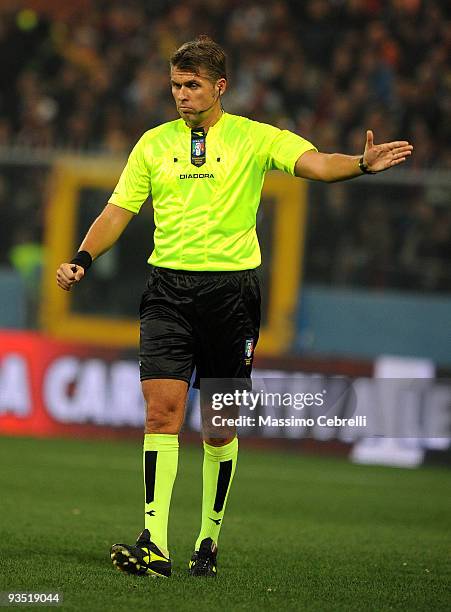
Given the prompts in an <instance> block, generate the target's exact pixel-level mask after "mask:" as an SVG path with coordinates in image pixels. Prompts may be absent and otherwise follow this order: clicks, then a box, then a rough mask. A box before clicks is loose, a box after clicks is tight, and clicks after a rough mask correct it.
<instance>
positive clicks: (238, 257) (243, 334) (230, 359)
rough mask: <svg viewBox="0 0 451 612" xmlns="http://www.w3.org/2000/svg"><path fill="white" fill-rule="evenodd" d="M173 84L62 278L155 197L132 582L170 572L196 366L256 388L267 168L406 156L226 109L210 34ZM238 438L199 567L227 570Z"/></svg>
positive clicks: (211, 484)
mask: <svg viewBox="0 0 451 612" xmlns="http://www.w3.org/2000/svg"><path fill="white" fill-rule="evenodd" d="M170 66H171V87H172V95H173V97H174V100H175V103H176V106H177V110H178V113H179V115H180V119H178V120H176V121H171V122H168V123H165V124H163V125H160V126H158V127H156V128H154V129H151V130H149V131H148V132H146V133H145V134H144V135H143V136H142V138H141V139H140V140H139V141H138V143H137V144H136V145H135V147H134V148H133V150H132V152H131V154H130V157H129V159H128V162H127V165H126V166H125V168H124V171H123V172H122V175H121V177H120V179H119V182H118V184H117V186H116V188H115V190H114V192H113V194H112V196H111V198H110V200H109V202H108V204H107V206H106V207H105V209H104V210H103V212H102V213H101V214H100V216H99V217H98V218H97V219H96V220H95V221H94V223H93V224H92V226H91V228H90V229H89V231H88V233H87V235H86V237H85V239H84V240H83V242H82V244H81V246H80V251H79V252H78V253H77V255H76V257H75V258H74V259H73V260H72V262H70V263H63V264H61V266H60V267H59V269H58V271H57V282H58V285H59V286H60V287H61V288H62V289H65V290H70V289H71V288H72V286H73V285H74V284H75V283H78V282H80V281H81V279H82V278H83V276H84V274H85V272H86V270H87V269H88V268H89V266H90V265H91V263H92V261H93V260H95V259H96V258H97V257H99V256H100V255H102V253H104V252H105V251H107V250H108V249H109V248H110V247H111V246H112V245H113V244H114V243H115V242H116V240H117V239H118V238H119V236H120V235H121V234H122V232H123V231H124V229H125V228H126V226H127V225H128V223H129V222H130V221H131V219H132V218H133V217H134V216H135V215H136V214H137V213H138V212H139V210H140V207H141V206H142V204H143V202H145V201H146V199H147V198H148V196H149V195H150V194H151V195H152V201H153V207H154V215H155V235H154V244H155V248H154V250H153V252H152V254H151V255H150V258H149V264H150V265H151V272H150V278H149V281H148V284H147V289H146V291H145V292H144V294H143V297H142V300H141V306H140V317H141V339H140V376H141V382H142V390H143V394H144V398H145V401H146V406H147V411H146V423H145V435H144V456H143V462H144V489H145V529H144V531H143V532H142V533H141V535H140V536H139V537H138V540H137V542H136V544H134V545H128V544H115V545H113V547H112V549H111V558H112V560H113V564H114V565H115V566H116V567H118V568H119V569H121V570H122V571H125V572H128V573H131V574H152V575H159V576H170V574H171V561H170V558H169V552H168V545H167V523H168V514H169V506H170V500H171V494H172V487H173V484H174V480H175V477H176V472H177V462H178V433H179V431H180V428H181V426H182V423H183V419H184V412H185V403H186V397H187V392H188V387H189V384H190V380H191V376H192V374H193V370H194V368H196V381H195V383H194V384H195V385H197V384H198V381H199V379H200V378H218V379H221V378H222V379H229V378H230V379H249V378H250V376H251V370H252V360H253V355H254V349H255V346H256V345H257V342H258V335H259V326H260V289H259V283H258V279H257V276H256V273H255V268H257V267H258V266H259V265H260V249H259V245H258V239H257V234H256V229H255V227H256V214H257V209H258V205H259V202H260V195H261V189H262V186H263V180H264V176H265V173H266V172H267V171H268V170H271V169H279V170H282V171H284V172H287V173H289V174H292V175H294V176H298V177H301V178H304V179H312V180H320V181H326V182H333V181H341V180H346V179H350V178H354V177H357V176H359V175H362V174H363V173H370V174H372V173H376V172H380V171H382V170H386V169H388V168H390V167H392V166H396V165H398V164H400V163H402V162H403V161H405V160H406V159H407V157H408V156H409V155H410V154H411V152H412V146H411V145H410V144H409V143H408V142H406V141H396V142H390V143H385V144H381V145H375V144H374V142H373V134H372V132H371V131H370V130H368V131H367V135H366V144H365V149H364V152H363V155H356V156H351V155H342V154H340V153H334V154H326V153H320V152H318V151H317V149H316V148H315V147H314V145H312V144H311V143H310V142H308V141H307V140H305V139H303V138H301V137H300V136H298V135H296V134H293V133H291V132H289V131H285V130H279V129H277V128H275V127H273V126H270V125H265V124H262V123H258V122H255V121H251V120H250V119H247V118H245V117H238V116H235V115H230V114H228V113H225V112H224V111H223V109H222V104H221V96H222V95H223V94H224V92H225V91H226V88H227V75H226V59H225V54H224V51H223V50H222V48H221V47H220V46H219V45H218V44H216V43H215V42H214V41H212V40H211V39H209V38H208V37H204V36H202V37H200V38H198V39H196V40H194V41H191V42H187V43H185V44H184V45H182V46H181V47H180V48H179V49H178V50H177V51H176V52H175V53H174V55H173V56H172V58H171V62H170ZM237 454H238V440H237V437H236V435H235V434H231V435H229V436H227V437H225V438H223V439H221V438H220V437H214V438H211V437H206V439H204V466H203V497H202V521H201V528H200V533H199V536H198V538H197V541H196V544H195V547H194V553H193V556H192V559H191V561H190V564H189V570H190V573H191V574H192V575H194V576H215V575H216V551H217V542H218V536H219V531H220V528H221V525H222V520H223V516H224V510H225V506H226V502H227V497H228V494H229V490H230V485H231V482H232V479H233V475H234V472H235V466H236V460H237Z"/></svg>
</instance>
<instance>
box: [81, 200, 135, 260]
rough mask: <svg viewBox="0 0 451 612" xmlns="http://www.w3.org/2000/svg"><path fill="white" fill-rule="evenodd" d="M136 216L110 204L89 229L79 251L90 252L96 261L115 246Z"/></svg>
mask: <svg viewBox="0 0 451 612" xmlns="http://www.w3.org/2000/svg"><path fill="white" fill-rule="evenodd" d="M134 216H135V214H134V213H132V212H130V211H129V210H126V209H125V208H120V207H119V206H116V205H115V204H110V203H108V204H107V205H106V206H105V208H104V209H103V211H102V212H101V213H100V215H99V216H98V217H97V219H96V220H95V221H94V223H93V224H92V225H91V227H90V228H89V230H88V233H87V234H86V236H85V238H84V240H83V242H82V243H81V245H80V248H79V251H88V253H89V254H90V255H91V257H92V259H93V260H94V259H96V258H97V257H99V256H100V255H102V254H103V253H105V252H106V251H108V250H109V249H110V248H111V247H112V246H113V244H114V243H115V242H116V241H117V240H118V238H119V237H120V235H121V234H122V232H123V231H124V230H125V228H126V227H127V225H128V224H129V223H130V221H131V220H132V219H133V217H134Z"/></svg>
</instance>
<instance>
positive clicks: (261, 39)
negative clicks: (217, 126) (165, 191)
mask: <svg viewBox="0 0 451 612" xmlns="http://www.w3.org/2000/svg"><path fill="white" fill-rule="evenodd" d="M201 33H205V34H209V35H210V36H211V37H212V38H214V39H215V40H217V41H218V42H219V43H221V44H222V45H223V46H224V47H225V49H226V51H227V54H228V73H229V74H228V76H229V89H228V91H227V93H226V95H225V96H224V99H223V103H224V107H225V109H226V110H227V111H229V112H232V113H237V114H243V115H246V116H249V117H251V118H253V119H256V120H259V121H263V122H268V123H272V124H274V125H277V126H279V127H282V128H288V129H291V130H293V131H295V132H297V133H299V134H301V135H303V136H304V137H306V138H308V139H309V140H311V141H312V142H314V143H315V144H316V146H317V147H318V148H319V150H322V151H326V152H333V151H341V152H345V153H353V154H356V153H360V152H361V151H362V148H363V146H364V140H365V131H366V129H367V128H371V129H373V130H374V133H375V140H376V142H382V141H385V140H393V139H397V138H403V139H404V138H406V139H409V140H410V141H411V142H413V144H414V145H415V152H414V155H413V156H412V158H411V159H410V160H409V161H408V164H407V167H409V168H413V169H414V170H423V169H425V170H428V169H444V170H450V169H451V120H450V118H451V66H450V62H449V58H450V57H451V3H450V2H444V1H443V0H305V1H302V2H301V1H300V0H260V1H259V2H252V1H251V2H241V1H240V0H209V1H208V2H204V1H203V0H190V2H188V3H187V2H181V1H178V0H152V1H149V0H127V1H124V0H71V2H69V3H62V2H61V0H1V2H0V52H1V56H2V58H3V61H2V65H1V68H0V152H1V151H3V153H2V154H3V163H2V160H0V164H2V165H1V173H0V266H1V265H5V264H6V265H8V266H13V267H14V268H15V269H16V270H17V271H19V273H20V275H21V276H22V278H24V279H25V280H26V282H27V284H28V285H29V286H30V287H31V292H33V291H35V288H36V283H37V280H36V279H38V278H39V269H40V267H41V264H42V260H43V250H42V244H43V227H44V211H45V199H46V190H47V189H48V180H47V177H48V171H49V166H48V165H47V166H46V165H45V164H42V165H41V166H40V165H39V164H37V165H36V164H29V165H28V166H23V163H22V162H17V164H16V165H14V164H13V163H11V160H10V159H8V155H9V152H10V151H11V150H12V149H8V148H6V149H5V148H2V145H4V146H5V147H9V146H10V145H19V146H21V147H25V148H26V149H27V150H28V149H30V148H32V149H35V150H36V151H39V152H38V153H37V154H36V155H38V159H41V158H43V156H42V151H43V149H44V150H45V149H48V150H49V151H51V150H55V149H60V148H63V149H70V150H76V151H88V150H89V151H95V152H100V153H102V152H104V153H111V154H116V155H119V156H125V155H126V154H127V153H128V151H129V150H130V149H131V147H132V146H133V144H134V143H135V142H136V140H137V139H138V138H139V137H140V136H141V134H142V133H143V132H144V131H146V130H147V129H149V128H151V127H153V126H155V125H158V124H159V123H161V122H164V121H168V120H172V119H175V118H177V115H176V112H175V107H174V103H173V100H172V98H171V95H170V87H169V77H168V68H169V66H168V58H169V57H170V55H171V53H172V52H173V51H174V50H175V49H176V48H177V47H178V46H179V45H180V44H181V43H183V42H184V41H186V40H190V39H192V38H194V37H196V36H197V35H198V34H201ZM16 150H17V149H16ZM24 150H25V149H23V148H22V149H20V151H22V153H21V154H23V151H24ZM5 160H6V162H7V163H4V162H5ZM21 164H22V165H21ZM419 174H420V173H418V172H417V173H415V176H419ZM442 176H443V175H442ZM373 184H374V185H376V184H378V183H377V181H376V182H374V181H373V182H372V183H371V187H370V186H369V185H368V183H365V182H364V181H363V180H360V181H352V182H347V183H344V184H338V185H334V186H330V185H329V186H323V185H318V184H315V183H310V184H309V203H310V204H311V206H310V219H309V224H308V236H307V240H308V242H307V250H306V269H305V275H306V279H307V281H310V282H324V283H327V284H329V283H332V284H338V285H345V286H346V285H347V286H367V287H394V288H398V289H405V288H408V289H416V290H425V291H446V292H451V272H450V271H451V212H450V210H451V209H450V207H449V204H450V201H451V197H450V183H449V182H448V184H447V185H446V184H445V185H444V186H443V184H441V185H442V186H441V187H438V188H435V189H431V188H430V184H431V183H430V181H429V183H428V185H429V186H428V185H426V184H425V183H424V184H423V183H421V181H419V182H418V183H415V185H413V186H410V187H409V186H403V187H399V189H398V191H397V189H396V188H394V187H390V186H386V185H385V186H381V187H378V188H377V189H376V187H375V188H374V189H373V188H372V185H373ZM379 185H381V183H379ZM11 202H13V203H14V205H13V206H11ZM387 202H390V206H386V203H387Z"/></svg>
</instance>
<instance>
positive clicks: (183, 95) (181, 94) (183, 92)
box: [177, 87, 188, 102]
mask: <svg viewBox="0 0 451 612" xmlns="http://www.w3.org/2000/svg"><path fill="white" fill-rule="evenodd" d="M187 91H188V90H187V89H186V87H180V89H179V90H178V91H177V100H179V101H180V102H182V101H185V100H187V99H188V96H187Z"/></svg>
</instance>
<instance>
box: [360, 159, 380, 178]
mask: <svg viewBox="0 0 451 612" xmlns="http://www.w3.org/2000/svg"><path fill="white" fill-rule="evenodd" d="M359 168H360V170H361V171H362V172H363V174H376V172H371V170H368V166H367V165H366V164H365V162H364V161H363V155H362V157H361V158H360V159H359Z"/></svg>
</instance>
